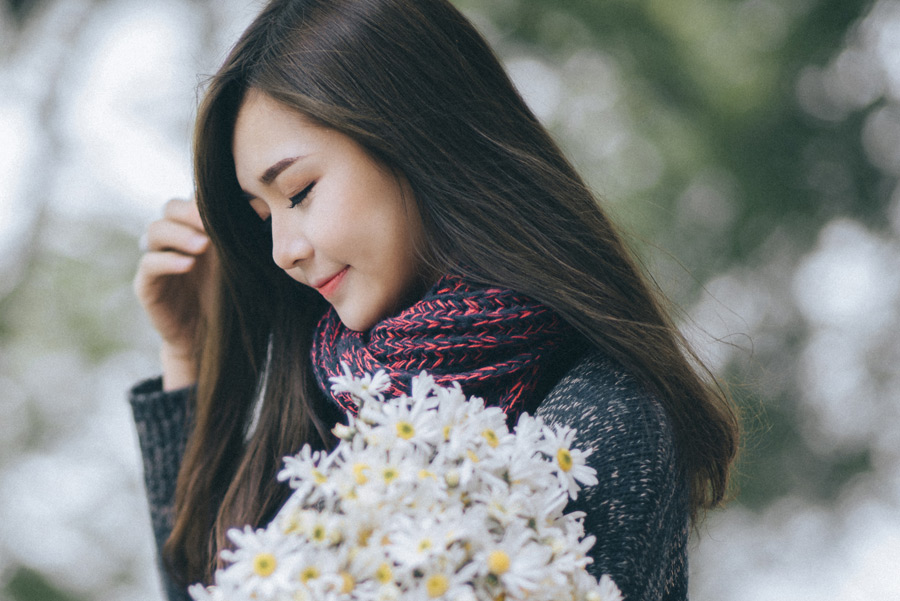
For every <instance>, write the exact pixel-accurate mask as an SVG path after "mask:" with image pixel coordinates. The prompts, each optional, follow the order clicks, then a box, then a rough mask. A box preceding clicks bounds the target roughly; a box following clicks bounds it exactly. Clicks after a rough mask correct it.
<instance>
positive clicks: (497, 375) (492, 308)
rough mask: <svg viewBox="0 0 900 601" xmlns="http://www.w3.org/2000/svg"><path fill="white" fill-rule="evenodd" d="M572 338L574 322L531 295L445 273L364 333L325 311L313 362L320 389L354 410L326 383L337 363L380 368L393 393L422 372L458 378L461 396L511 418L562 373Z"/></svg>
mask: <svg viewBox="0 0 900 601" xmlns="http://www.w3.org/2000/svg"><path fill="white" fill-rule="evenodd" d="M576 339H577V334H576V333H575V331H574V329H573V328H571V326H569V325H568V324H567V323H566V322H564V321H563V320H562V319H561V318H560V317H559V316H558V315H557V314H556V313H555V312H554V311H552V310H551V309H549V308H548V307H546V306H544V305H542V304H540V303H538V302H536V301H535V300H533V299H531V298H529V297H527V296H524V295H522V294H518V293H516V292H513V291H511V290H504V289H500V288H485V287H481V286H477V285H474V284H472V283H471V282H468V281H466V280H465V279H464V278H462V277H460V276H456V275H448V276H444V277H443V278H441V279H440V280H439V281H438V282H437V284H435V285H434V286H433V287H432V288H431V289H430V290H429V291H428V292H427V293H426V294H425V296H424V298H422V300H420V301H419V302H417V303H415V304H414V305H412V306H411V307H409V308H408V309H406V310H404V311H402V312H400V313H399V314H397V315H396V316H393V317H389V318H387V319H385V320H383V321H381V322H379V323H377V324H376V325H375V326H374V327H373V328H372V329H371V330H370V331H369V332H367V333H362V332H355V331H353V330H349V329H348V328H346V327H345V326H344V325H343V324H342V323H341V321H340V319H339V318H338V316H337V313H336V312H335V311H334V309H333V308H330V309H329V310H328V311H327V312H326V313H325V315H323V316H322V319H321V320H320V321H319V323H318V325H317V326H316V332H315V336H314V339H313V345H312V363H313V371H314V373H315V376H316V380H317V381H318V384H319V388H321V389H322V391H323V392H325V394H326V396H328V397H329V398H332V399H334V400H335V401H336V402H337V403H338V404H339V405H340V406H341V407H342V408H343V409H344V410H349V411H352V412H353V413H356V409H357V407H356V405H355V404H354V403H353V402H352V401H351V400H350V397H349V395H348V394H347V393H340V394H334V393H332V391H331V383H330V382H329V380H328V379H329V377H331V376H337V375H342V370H341V363H347V364H348V365H349V367H350V370H351V373H353V374H354V375H360V374H361V373H362V372H367V373H375V372H376V371H377V370H379V369H383V370H385V371H386V372H387V374H388V375H389V376H390V378H391V388H390V389H389V390H388V391H387V393H388V394H389V395H390V396H399V395H400V394H401V393H402V392H403V391H406V390H409V384H410V380H411V378H412V377H413V376H416V375H418V374H419V372H420V371H422V370H426V371H428V373H430V374H431V375H432V376H434V378H435V381H436V382H437V383H438V384H441V385H445V386H446V385H448V384H449V383H451V382H454V381H457V382H459V383H460V386H461V387H462V391H463V393H464V394H465V395H466V396H479V397H482V398H484V400H485V402H486V403H488V404H491V405H497V406H499V407H501V408H502V409H503V411H504V412H505V413H506V415H507V419H508V420H509V421H510V422H513V421H514V420H515V419H516V418H517V417H518V414H519V413H521V412H522V411H524V410H527V411H531V410H533V409H534V407H535V406H536V405H537V404H538V402H539V401H540V400H542V399H541V398H540V397H537V398H536V396H537V395H539V394H544V393H546V392H547V389H546V387H547V386H548V385H549V384H552V383H554V382H555V380H556V378H558V377H559V376H560V375H561V373H559V369H558V368H559V365H558V362H557V361H556V360H557V359H559V358H560V357H562V356H566V355H567V353H565V352H561V351H562V350H563V347H564V343H571V342H572V341H574V340H576ZM569 348H571V346H569ZM548 380H549V381H548Z"/></svg>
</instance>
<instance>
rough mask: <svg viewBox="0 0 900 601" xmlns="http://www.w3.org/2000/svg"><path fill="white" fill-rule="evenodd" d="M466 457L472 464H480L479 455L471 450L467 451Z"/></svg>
mask: <svg viewBox="0 0 900 601" xmlns="http://www.w3.org/2000/svg"><path fill="white" fill-rule="evenodd" d="M466 457H468V458H469V461H471V462H472V463H478V455H476V454H475V451H473V450H472V449H469V450H467V451H466Z"/></svg>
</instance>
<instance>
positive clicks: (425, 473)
mask: <svg viewBox="0 0 900 601" xmlns="http://www.w3.org/2000/svg"><path fill="white" fill-rule="evenodd" d="M428 478H431V479H432V480H436V479H437V476H435V475H434V472H429V471H428V470H424V469H423V470H419V479H420V480H427V479H428Z"/></svg>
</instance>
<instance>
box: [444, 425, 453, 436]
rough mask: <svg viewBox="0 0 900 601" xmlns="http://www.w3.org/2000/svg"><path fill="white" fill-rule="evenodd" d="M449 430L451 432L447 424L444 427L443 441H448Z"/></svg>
mask: <svg viewBox="0 0 900 601" xmlns="http://www.w3.org/2000/svg"><path fill="white" fill-rule="evenodd" d="M450 430H452V428H451V427H450V425H449V424H448V425H446V426H444V440H450Z"/></svg>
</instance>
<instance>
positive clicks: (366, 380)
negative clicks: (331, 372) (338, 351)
mask: <svg viewBox="0 0 900 601" xmlns="http://www.w3.org/2000/svg"><path fill="white" fill-rule="evenodd" d="M341 368H342V369H343V371H344V375H342V376H331V377H330V378H328V379H329V380H330V381H331V390H332V392H335V393H342V392H347V393H350V396H351V397H353V399H354V401H356V403H357V404H361V403H363V402H364V401H367V400H376V399H377V400H379V401H382V400H384V394H383V393H384V391H385V390H387V389H388V387H389V386H390V385H391V379H390V377H389V376H388V375H387V373H385V371H384V370H383V369H379V370H378V371H376V372H375V374H374V375H372V374H363V375H362V376H360V377H356V376H354V375H353V374H352V373H351V372H350V366H349V365H347V364H346V363H345V362H343V361H341Z"/></svg>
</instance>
